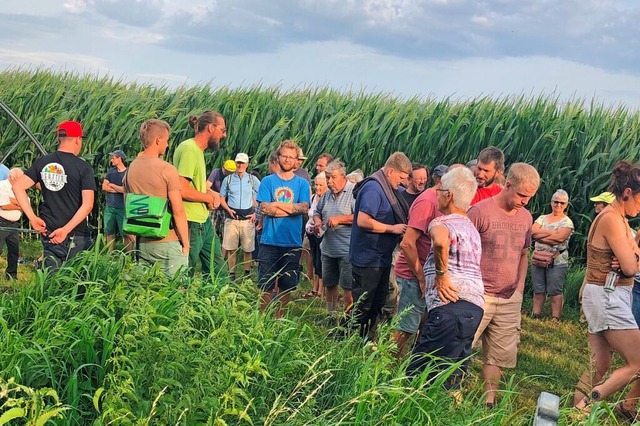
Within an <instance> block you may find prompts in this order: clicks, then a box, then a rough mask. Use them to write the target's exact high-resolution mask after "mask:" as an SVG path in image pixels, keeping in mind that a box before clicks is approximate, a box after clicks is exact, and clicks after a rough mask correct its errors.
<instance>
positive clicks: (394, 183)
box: [349, 152, 411, 337]
mask: <svg viewBox="0 0 640 426" xmlns="http://www.w3.org/2000/svg"><path fill="white" fill-rule="evenodd" d="M409 173H411V161H409V159H408V158H407V156H406V155H404V154H403V153H402V152H395V153H393V154H391V156H389V158H388V159H387V162H386V163H385V165H384V167H383V168H382V169H380V170H378V171H377V172H375V173H374V174H373V175H371V177H369V178H367V179H365V180H363V181H362V182H360V183H359V184H358V185H356V188H355V189H354V192H353V194H354V196H355V197H356V205H355V209H354V213H353V225H352V227H351V247H350V250H349V260H350V261H351V265H352V274H353V290H352V291H353V297H354V299H355V301H356V304H355V308H354V316H355V319H356V322H357V323H358V324H359V325H360V333H361V335H362V336H363V337H366V336H367V335H368V333H369V330H370V329H371V328H372V327H373V326H374V325H375V323H376V320H377V318H378V316H379V315H380V313H381V312H382V307H383V306H384V304H385V301H386V299H387V294H388V292H389V273H390V272H391V254H392V253H393V249H394V248H395V247H396V245H397V244H398V239H399V236H400V235H402V234H404V231H405V229H406V228H407V225H406V223H407V222H406V221H407V217H406V215H407V210H408V209H406V203H405V202H404V200H403V199H402V197H400V195H399V194H398V191H397V189H398V186H399V185H400V183H401V182H403V181H405V180H406V179H407V178H408V176H409Z"/></svg>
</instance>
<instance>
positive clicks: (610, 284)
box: [604, 269, 620, 293]
mask: <svg viewBox="0 0 640 426" xmlns="http://www.w3.org/2000/svg"><path fill="white" fill-rule="evenodd" d="M619 279H620V271H616V270H614V269H612V270H611V271H609V273H608V274H607V279H606V280H605V281H604V291H605V292H607V293H613V290H615V289H616V285H618V280H619Z"/></svg>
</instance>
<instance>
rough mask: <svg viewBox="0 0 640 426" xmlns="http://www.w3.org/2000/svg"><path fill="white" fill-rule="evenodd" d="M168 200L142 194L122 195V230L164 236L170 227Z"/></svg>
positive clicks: (155, 236)
mask: <svg viewBox="0 0 640 426" xmlns="http://www.w3.org/2000/svg"><path fill="white" fill-rule="evenodd" d="M168 206H169V200H167V199H166V198H161V197H154V196H151V195H144V194H131V193H127V194H125V197H124V227H123V229H124V232H125V233H127V234H133V235H139V236H141V237H151V238H165V237H166V236H167V235H169V229H170V227H171V213H169V211H168Z"/></svg>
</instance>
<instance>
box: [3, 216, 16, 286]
mask: <svg viewBox="0 0 640 426" xmlns="http://www.w3.org/2000/svg"><path fill="white" fill-rule="evenodd" d="M0 226H1V227H3V228H16V229H17V228H19V227H20V223H19V222H11V221H9V220H6V219H3V218H1V217H0ZM5 244H6V245H7V269H6V270H5V273H6V274H7V275H9V276H11V277H12V278H17V277H18V257H19V256H20V234H19V233H18V231H5V230H3V231H0V252H1V251H2V249H3V248H4V245H5Z"/></svg>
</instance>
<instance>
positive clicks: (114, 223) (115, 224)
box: [104, 207, 124, 236]
mask: <svg viewBox="0 0 640 426" xmlns="http://www.w3.org/2000/svg"><path fill="white" fill-rule="evenodd" d="M123 227H124V209H119V208H117V207H107V208H105V210H104V235H122V236H124V231H123V230H122V229H123Z"/></svg>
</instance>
